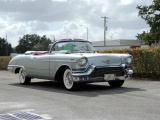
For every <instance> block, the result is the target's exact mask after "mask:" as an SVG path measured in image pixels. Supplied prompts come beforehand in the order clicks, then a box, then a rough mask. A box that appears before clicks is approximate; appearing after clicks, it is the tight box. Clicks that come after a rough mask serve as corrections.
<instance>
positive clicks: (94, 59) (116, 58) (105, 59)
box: [80, 53, 131, 66]
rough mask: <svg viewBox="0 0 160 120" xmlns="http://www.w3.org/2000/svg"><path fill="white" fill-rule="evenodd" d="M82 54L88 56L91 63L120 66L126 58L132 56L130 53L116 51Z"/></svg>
mask: <svg viewBox="0 0 160 120" xmlns="http://www.w3.org/2000/svg"><path fill="white" fill-rule="evenodd" d="M80 55H81V56H84V57H86V58H88V62H89V64H90V65H95V66H120V65H121V64H122V63H123V59H124V58H126V57H129V56H131V55H129V54H114V53H107V54H100V53H83V54H80Z"/></svg>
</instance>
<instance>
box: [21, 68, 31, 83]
mask: <svg viewBox="0 0 160 120" xmlns="http://www.w3.org/2000/svg"><path fill="white" fill-rule="evenodd" d="M19 81H20V83H21V84H23V85H28V84H30V82H31V78H29V77H27V76H26V73H25V70H24V69H23V68H20V70H19Z"/></svg>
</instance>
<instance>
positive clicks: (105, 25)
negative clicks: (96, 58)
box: [101, 16, 109, 46]
mask: <svg viewBox="0 0 160 120" xmlns="http://www.w3.org/2000/svg"><path fill="white" fill-rule="evenodd" d="M101 18H104V46H106V32H107V19H109V18H108V17H106V16H104V17H101Z"/></svg>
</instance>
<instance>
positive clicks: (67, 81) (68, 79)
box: [63, 69, 73, 89]
mask: <svg viewBox="0 0 160 120" xmlns="http://www.w3.org/2000/svg"><path fill="white" fill-rule="evenodd" d="M63 79H64V85H65V87H66V88H67V89H71V88H72V87H73V78H72V74H71V71H70V70H69V69H68V70H66V71H65V73H64V78H63Z"/></svg>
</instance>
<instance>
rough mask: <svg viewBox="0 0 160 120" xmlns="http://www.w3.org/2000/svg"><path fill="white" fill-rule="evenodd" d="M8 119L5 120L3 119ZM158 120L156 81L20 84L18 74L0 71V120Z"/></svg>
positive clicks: (159, 96) (159, 99)
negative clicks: (71, 86) (72, 88)
mask: <svg viewBox="0 0 160 120" xmlns="http://www.w3.org/2000/svg"><path fill="white" fill-rule="evenodd" d="M7 118H8V119H7ZM4 119H5V120H10V119H11V120H22V119H24V120H35V119H43V120H160V81H150V80H140V79H139V80H134V79H133V78H132V79H131V80H127V81H125V83H124V85H123V86H122V87H121V88H111V87H110V86H109V85H108V83H107V82H104V83H92V84H85V85H79V86H78V89H77V90H76V91H66V90H65V88H64V87H63V84H60V83H57V82H52V81H46V80H40V79H33V80H32V82H31V84H30V85H21V84H20V83H19V80H18V75H15V74H13V73H10V72H8V71H0V120H4Z"/></svg>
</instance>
